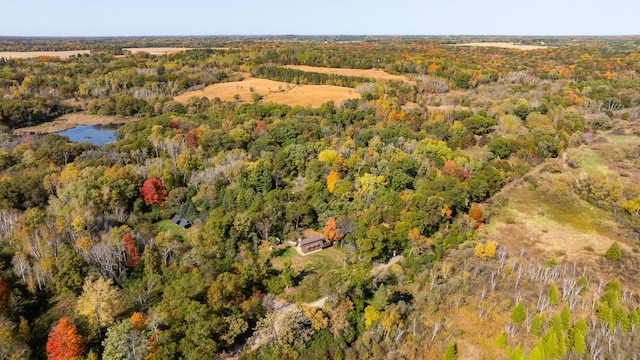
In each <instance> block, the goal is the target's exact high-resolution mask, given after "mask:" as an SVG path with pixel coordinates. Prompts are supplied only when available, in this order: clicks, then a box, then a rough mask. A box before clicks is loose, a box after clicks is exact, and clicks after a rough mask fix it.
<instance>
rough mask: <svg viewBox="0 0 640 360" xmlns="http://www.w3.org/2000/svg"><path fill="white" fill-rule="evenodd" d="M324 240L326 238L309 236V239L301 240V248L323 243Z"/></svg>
mask: <svg viewBox="0 0 640 360" xmlns="http://www.w3.org/2000/svg"><path fill="white" fill-rule="evenodd" d="M323 239H324V237H322V235H313V236H309V237H308V238H304V239H302V240H300V246H304V245H309V244H312V243H314V242H317V241H322V240H323Z"/></svg>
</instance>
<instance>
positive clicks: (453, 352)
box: [444, 343, 458, 360]
mask: <svg viewBox="0 0 640 360" xmlns="http://www.w3.org/2000/svg"><path fill="white" fill-rule="evenodd" d="M444 358H445V360H456V359H457V358H458V347H457V345H456V344H455V343H451V344H449V346H447V350H446V351H445V352H444Z"/></svg>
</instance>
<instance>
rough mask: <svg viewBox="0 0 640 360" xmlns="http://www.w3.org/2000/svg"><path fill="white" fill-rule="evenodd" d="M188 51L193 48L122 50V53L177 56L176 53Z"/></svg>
mask: <svg viewBox="0 0 640 360" xmlns="http://www.w3.org/2000/svg"><path fill="white" fill-rule="evenodd" d="M187 50H192V48H172V47H147V48H122V51H129V52H131V53H132V54H137V53H141V52H145V53H148V54H149V55H166V54H175V53H179V52H182V51H187Z"/></svg>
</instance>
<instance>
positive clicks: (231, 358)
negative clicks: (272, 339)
mask: <svg viewBox="0 0 640 360" xmlns="http://www.w3.org/2000/svg"><path fill="white" fill-rule="evenodd" d="M400 260H402V255H398V256H394V257H392V258H391V259H389V261H388V262H386V263H384V264H379V265H376V266H374V267H373V269H371V276H372V277H373V276H376V275H379V274H381V273H382V272H383V271H385V270H386V269H388V268H389V267H390V266H391V265H393V264H395V263H397V262H398V261H400ZM327 299H328V297H327V296H325V297H323V298H320V299H318V300H316V301H313V302H309V303H301V304H300V306H309V307H316V308H322V307H323V306H324V304H325V303H326V302H327ZM297 306H298V305H296V304H294V303H290V302H286V301H283V300H277V299H276V300H275V303H274V304H273V312H275V313H276V318H278V319H280V318H282V317H283V316H285V315H286V314H288V313H290V312H292V311H293V310H294V309H295V308H296V307H297ZM267 340H268V339H267V338H256V337H255V335H254V336H252V337H251V338H249V339H248V340H247V342H246V343H245V344H244V345H242V346H240V347H238V348H236V349H235V350H234V351H232V352H231V353H229V354H228V355H227V356H223V357H222V358H223V359H226V360H235V359H238V358H239V357H240V354H241V353H242V352H244V350H245V349H246V348H247V347H250V348H251V351H253V350H256V349H257V348H259V347H260V346H261V345H263V344H264V343H266V341H267Z"/></svg>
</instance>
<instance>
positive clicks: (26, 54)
mask: <svg viewBox="0 0 640 360" xmlns="http://www.w3.org/2000/svg"><path fill="white" fill-rule="evenodd" d="M79 54H82V55H84V54H91V50H70V51H0V58H5V59H29V58H36V57H40V56H54V57H59V58H61V59H67V58H69V57H71V56H73V55H79Z"/></svg>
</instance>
